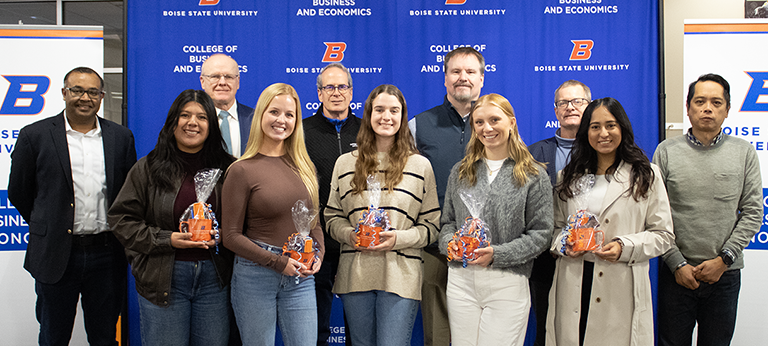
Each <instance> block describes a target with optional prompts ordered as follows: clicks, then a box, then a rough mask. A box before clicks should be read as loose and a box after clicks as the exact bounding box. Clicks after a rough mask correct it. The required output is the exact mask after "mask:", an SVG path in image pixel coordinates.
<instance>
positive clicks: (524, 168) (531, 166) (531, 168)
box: [459, 94, 544, 186]
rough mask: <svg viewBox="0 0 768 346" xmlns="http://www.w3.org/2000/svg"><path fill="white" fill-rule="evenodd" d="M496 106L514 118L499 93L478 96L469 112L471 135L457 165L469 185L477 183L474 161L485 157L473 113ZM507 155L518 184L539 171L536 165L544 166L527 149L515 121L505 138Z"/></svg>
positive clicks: (512, 110)
mask: <svg viewBox="0 0 768 346" xmlns="http://www.w3.org/2000/svg"><path fill="white" fill-rule="evenodd" d="M491 106H492V107H496V108H498V109H500V110H501V111H502V112H503V113H504V115H506V116H507V117H509V118H510V120H511V119H514V118H515V110H514V109H512V105H511V104H510V103H509V101H507V99H506V98H504V96H501V95H499V94H488V95H485V96H482V97H480V98H479V99H478V100H477V102H475V104H474V106H472V111H471V112H470V113H469V122H470V124H472V126H470V127H471V128H472V136H470V138H469V143H468V144H467V154H466V155H465V156H464V158H463V159H462V160H461V165H460V166H459V179H466V180H467V181H468V182H469V184H470V185H475V183H477V167H475V163H476V162H478V161H480V160H482V159H483V157H485V146H484V145H483V143H482V142H480V140H479V139H478V138H477V132H476V131H475V126H474V120H473V119H474V116H473V115H474V114H475V111H476V110H477V109H478V108H480V107H491ZM507 154H508V155H507V156H508V157H509V158H511V159H512V160H514V161H515V169H514V170H513V176H512V177H513V178H514V181H515V183H516V184H517V185H518V186H523V185H525V183H527V182H528V175H536V174H538V173H539V169H538V167H537V166H541V167H544V165H543V164H542V163H541V162H538V161H536V160H535V159H534V158H533V155H531V153H530V152H529V151H528V147H527V146H526V145H525V142H523V139H522V138H521V137H520V133H519V132H518V131H517V123H515V124H514V125H513V126H512V133H510V135H509V139H508V140H507Z"/></svg>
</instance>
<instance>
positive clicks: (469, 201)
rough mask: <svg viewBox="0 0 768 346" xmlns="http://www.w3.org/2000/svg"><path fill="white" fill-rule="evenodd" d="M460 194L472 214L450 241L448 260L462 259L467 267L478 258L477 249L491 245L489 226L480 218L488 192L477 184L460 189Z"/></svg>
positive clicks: (463, 264)
mask: <svg viewBox="0 0 768 346" xmlns="http://www.w3.org/2000/svg"><path fill="white" fill-rule="evenodd" d="M459 196H460V197H461V200H462V201H464V205H466V206H467V209H469V214H470V215H472V216H469V217H467V218H466V219H465V220H464V224H463V225H462V226H461V228H459V229H458V230H457V231H456V233H454V234H453V240H451V241H450V242H449V243H448V260H450V261H459V260H461V262H462V266H463V267H464V268H466V267H467V264H468V262H469V261H474V260H475V259H477V258H478V254H477V253H476V250H477V249H480V248H485V247H487V246H489V245H491V235H490V233H489V231H488V226H487V225H486V224H485V222H484V221H483V220H482V219H481V218H480V213H481V212H482V210H483V207H484V206H485V201H486V199H487V196H488V193H487V191H485V190H484V189H482V188H480V187H477V186H475V187H473V188H470V189H462V190H460V191H459ZM491 253H492V252H491Z"/></svg>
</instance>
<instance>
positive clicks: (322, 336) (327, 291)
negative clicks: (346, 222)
mask: <svg viewBox="0 0 768 346" xmlns="http://www.w3.org/2000/svg"><path fill="white" fill-rule="evenodd" d="M328 236H329V235H326V237H328ZM338 267H339V253H338V251H334V250H331V251H328V252H326V253H325V256H323V264H322V266H320V270H319V271H318V272H317V273H316V274H315V298H316V301H317V345H318V346H327V345H328V337H330V336H331V307H332V306H333V292H331V290H332V289H333V283H334V281H335V278H336V271H337V269H338ZM346 320H347V317H346V315H345V316H344V325H345V328H344V335H345V340H346V344H347V345H351V344H352V337H350V335H349V324H348V323H346V322H347V321H346Z"/></svg>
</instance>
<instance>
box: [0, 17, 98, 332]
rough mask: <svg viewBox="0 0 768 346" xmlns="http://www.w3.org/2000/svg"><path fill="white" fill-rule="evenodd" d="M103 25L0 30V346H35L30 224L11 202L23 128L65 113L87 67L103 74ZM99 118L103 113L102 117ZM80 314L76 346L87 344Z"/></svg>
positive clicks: (33, 282) (15, 27) (29, 26)
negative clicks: (68, 84) (67, 94)
mask: <svg viewBox="0 0 768 346" xmlns="http://www.w3.org/2000/svg"><path fill="white" fill-rule="evenodd" d="M103 36H104V35H103V30H102V27H101V26H54V25H40V26H37V25H0V52H2V54H0V335H1V336H0V340H2V341H0V344H3V345H34V344H36V343H37V334H38V331H39V324H38V323H37V320H36V319H35V301H36V299H37V298H36V296H35V280H34V279H33V278H32V276H31V275H29V273H28V272H27V271H26V270H24V268H23V263H24V255H25V251H26V250H27V242H28V241H29V227H28V226H27V222H26V221H27V220H24V218H22V217H21V215H19V213H18V212H17V211H16V208H15V207H14V206H13V204H11V203H10V201H8V191H7V188H8V175H9V174H10V170H11V153H12V152H13V148H14V145H15V144H16V139H17V137H18V136H19V131H20V130H21V128H22V127H24V126H26V125H28V124H31V123H33V122H35V121H38V120H41V119H44V118H48V117H52V116H54V115H56V114H59V112H61V111H62V110H64V106H65V105H64V99H63V96H62V94H61V88H63V87H64V86H63V82H64V76H65V75H66V74H67V72H69V71H70V70H72V69H73V68H75V67H79V66H87V67H90V68H92V69H94V70H96V71H98V72H99V73H100V74H101V71H102V69H103V66H104V39H103ZM100 114H101V112H100ZM82 315H83V313H82V310H79V311H78V318H77V319H76V322H75V328H74V329H73V335H72V344H73V345H78V344H80V345H82V344H85V343H87V341H86V337H85V331H84V329H83V322H82Z"/></svg>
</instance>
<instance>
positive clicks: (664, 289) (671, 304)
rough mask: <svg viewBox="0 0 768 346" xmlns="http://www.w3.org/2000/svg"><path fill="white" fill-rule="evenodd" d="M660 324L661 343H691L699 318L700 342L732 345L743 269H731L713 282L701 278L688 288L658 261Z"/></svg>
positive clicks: (667, 345)
mask: <svg viewBox="0 0 768 346" xmlns="http://www.w3.org/2000/svg"><path fill="white" fill-rule="evenodd" d="M659 262H660V264H661V266H660V268H659V304H658V328H659V345H660V346H677V345H686V346H690V345H691V341H692V334H693V327H694V326H695V325H696V323H697V322H698V324H699V329H698V336H697V340H698V343H697V345H698V346H726V345H730V343H731V339H732V338H733V330H734V328H735V326H736V308H737V306H738V301H739V289H740V288H741V271H740V270H738V269H735V270H729V271H726V272H725V273H723V276H721V277H720V281H718V282H716V283H714V284H712V285H710V284H708V283H704V282H699V288H697V289H695V290H689V289H687V288H685V287H683V286H680V285H678V284H677V282H676V281H675V276H674V274H672V272H671V271H670V270H669V268H668V267H667V265H666V264H664V262H663V261H659Z"/></svg>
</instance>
